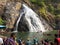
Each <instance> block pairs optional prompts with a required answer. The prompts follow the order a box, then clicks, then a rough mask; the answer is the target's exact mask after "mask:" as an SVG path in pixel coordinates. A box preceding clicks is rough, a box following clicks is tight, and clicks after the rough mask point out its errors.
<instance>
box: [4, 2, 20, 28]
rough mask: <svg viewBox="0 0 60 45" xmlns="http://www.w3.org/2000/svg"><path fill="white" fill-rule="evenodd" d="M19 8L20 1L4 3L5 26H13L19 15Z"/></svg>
mask: <svg viewBox="0 0 60 45" xmlns="http://www.w3.org/2000/svg"><path fill="white" fill-rule="evenodd" d="M20 8H21V3H19V2H16V3H15V2H9V3H7V5H6V9H5V13H4V16H5V18H6V20H7V24H6V26H7V28H13V27H14V24H15V21H16V20H17V17H18V16H19V13H20V12H19V11H20Z"/></svg>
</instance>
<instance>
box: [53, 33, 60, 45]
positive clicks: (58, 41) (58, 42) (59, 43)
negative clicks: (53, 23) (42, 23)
mask: <svg viewBox="0 0 60 45" xmlns="http://www.w3.org/2000/svg"><path fill="white" fill-rule="evenodd" d="M54 45H60V35H59V37H58V35H57V34H55V40H54Z"/></svg>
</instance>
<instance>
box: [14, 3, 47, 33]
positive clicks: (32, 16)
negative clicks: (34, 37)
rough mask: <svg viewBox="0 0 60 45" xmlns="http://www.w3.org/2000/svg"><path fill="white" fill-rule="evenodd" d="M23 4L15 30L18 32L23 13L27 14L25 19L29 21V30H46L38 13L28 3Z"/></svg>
mask: <svg viewBox="0 0 60 45" xmlns="http://www.w3.org/2000/svg"><path fill="white" fill-rule="evenodd" d="M22 6H23V9H22V10H23V11H21V13H20V16H19V18H18V20H17V23H16V29H15V32H17V28H18V24H19V21H20V19H21V17H22V16H23V14H25V19H26V21H27V23H28V24H27V26H28V28H29V32H39V31H42V32H45V31H46V30H45V28H44V25H43V24H42V22H41V20H40V19H39V17H38V15H37V14H36V13H35V12H34V11H33V10H32V9H30V8H29V7H28V6H27V5H26V4H22Z"/></svg>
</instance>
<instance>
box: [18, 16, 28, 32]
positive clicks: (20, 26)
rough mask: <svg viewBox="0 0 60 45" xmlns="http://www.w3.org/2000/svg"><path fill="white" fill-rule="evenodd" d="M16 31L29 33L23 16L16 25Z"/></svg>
mask: <svg viewBox="0 0 60 45" xmlns="http://www.w3.org/2000/svg"><path fill="white" fill-rule="evenodd" d="M18 31H20V32H28V31H29V29H28V23H27V21H26V20H25V16H22V17H21V20H20V22H19V24H18Z"/></svg>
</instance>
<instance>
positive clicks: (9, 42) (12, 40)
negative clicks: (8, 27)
mask: <svg viewBox="0 0 60 45" xmlns="http://www.w3.org/2000/svg"><path fill="white" fill-rule="evenodd" d="M15 38H16V35H15V33H11V35H10V38H7V40H6V41H5V43H4V45H17V44H16V41H15Z"/></svg>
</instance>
